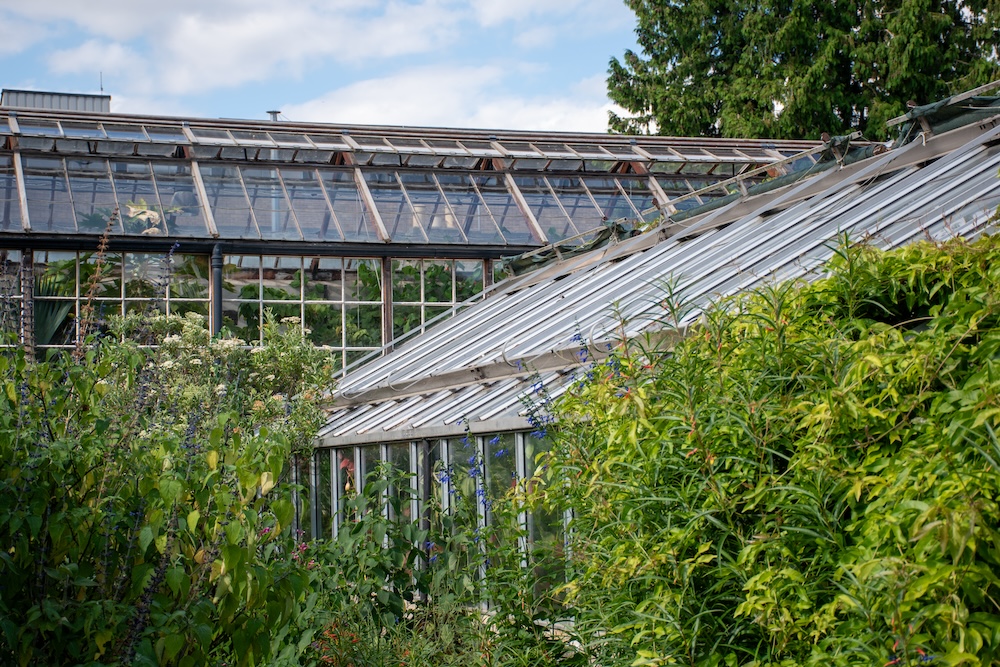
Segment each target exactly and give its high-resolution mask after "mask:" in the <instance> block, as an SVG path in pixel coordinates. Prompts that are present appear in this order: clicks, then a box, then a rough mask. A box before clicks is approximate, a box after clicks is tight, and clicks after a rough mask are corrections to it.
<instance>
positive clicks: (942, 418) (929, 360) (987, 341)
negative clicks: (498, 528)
mask: <svg viewBox="0 0 1000 667" xmlns="http://www.w3.org/2000/svg"><path fill="white" fill-rule="evenodd" d="M668 305H670V307H671V308H673V309H675V310H683V308H684V305H683V304H678V303H676V302H674V303H672V304H668ZM998 316H1000V239H997V238H995V237H993V238H983V239H981V240H979V241H977V242H975V243H967V242H965V241H963V240H955V241H951V242H948V243H944V244H940V245H934V244H930V243H923V244H917V245H914V246H910V247H907V248H903V249H900V250H896V251H893V252H888V253H883V252H879V251H876V250H874V249H871V248H869V247H866V246H864V245H853V246H852V245H844V246H843V247H842V248H841V249H840V251H839V253H838V257H837V258H836V259H835V261H834V262H832V264H831V266H830V267H829V274H828V277H826V278H825V279H822V280H820V281H818V282H816V283H814V284H811V285H804V286H800V285H790V284H780V285H771V286H768V287H765V288H762V289H759V290H757V291H756V292H754V293H753V294H750V295H746V296H744V297H741V298H737V299H732V300H726V301H723V302H721V303H718V304H716V305H715V306H714V307H713V308H711V309H709V311H708V312H707V313H706V314H705V316H704V318H703V319H702V321H701V325H700V327H698V328H696V329H695V330H694V332H693V333H691V334H690V335H689V336H688V337H686V338H685V339H684V340H682V341H681V342H679V343H677V344H676V346H675V347H674V348H673V349H670V350H667V349H658V348H656V347H655V346H648V345H647V346H646V347H643V346H642V345H641V344H640V343H639V342H637V341H633V342H630V343H629V344H628V345H625V346H623V347H622V348H621V349H620V351H619V354H618V355H617V356H615V357H613V358H612V359H611V360H610V361H609V362H608V363H606V364H603V365H600V366H597V367H595V368H594V369H592V373H591V375H592V376H593V379H592V380H589V381H587V380H585V381H583V382H581V383H580V384H579V385H578V386H577V387H576V389H575V391H573V392H571V395H570V396H569V397H568V398H566V399H565V400H564V402H563V403H562V404H561V407H560V408H559V409H558V410H557V411H556V414H557V416H558V417H559V427H558V432H557V433H556V434H555V436H554V437H555V447H554V450H553V452H554V455H553V458H552V460H551V462H550V468H549V477H548V480H549V482H548V483H549V490H550V492H549V497H550V498H552V499H559V498H564V499H565V506H568V507H569V508H571V509H572V510H573V512H574V513H575V514H574V519H573V522H572V542H571V553H572V560H571V578H570V581H569V583H568V584H567V585H566V587H565V592H566V594H567V596H568V601H569V603H570V604H571V605H572V606H573V608H574V611H575V614H576V619H577V622H578V626H577V627H578V629H579V630H580V631H581V633H583V634H584V635H585V636H586V637H587V638H588V640H589V643H590V646H591V647H592V651H593V652H594V654H595V655H596V656H598V658H597V661H598V664H602V665H605V666H610V665H629V664H632V665H658V664H668V663H681V664H687V665H699V666H706V667H707V666H714V665H727V666H735V665H761V666H762V665H782V666H786V665H787V666H792V665H876V664H877V665H916V664H940V665H956V664H967V665H980V664H981V665H986V664H996V663H997V662H998V661H1000V602H998V600H1000V578H998V576H997V572H1000V532H998V526H1000V505H998V498H1000V466H998V464H1000V439H998V437H997V433H996V429H997V427H998V426H1000V328H998V326H997V322H998Z"/></svg>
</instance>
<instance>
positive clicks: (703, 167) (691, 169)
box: [681, 162, 715, 174]
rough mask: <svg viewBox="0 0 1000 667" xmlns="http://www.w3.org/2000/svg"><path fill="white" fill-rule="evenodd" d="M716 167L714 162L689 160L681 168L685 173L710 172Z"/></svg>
mask: <svg viewBox="0 0 1000 667" xmlns="http://www.w3.org/2000/svg"><path fill="white" fill-rule="evenodd" d="M714 167H715V163H714V162H688V163H687V164H685V165H684V168H683V169H681V173H684V174H710V173H712V169H713V168H714Z"/></svg>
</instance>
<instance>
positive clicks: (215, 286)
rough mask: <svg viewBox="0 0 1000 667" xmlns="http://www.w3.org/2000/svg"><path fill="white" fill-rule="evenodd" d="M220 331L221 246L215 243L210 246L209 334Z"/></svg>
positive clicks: (216, 333)
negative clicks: (210, 293) (210, 315)
mask: <svg viewBox="0 0 1000 667" xmlns="http://www.w3.org/2000/svg"><path fill="white" fill-rule="evenodd" d="M220 331H222V247H221V246H220V245H219V244H218V243H216V244H215V246H214V247H213V248H212V326H211V334H212V335H213V336H218V335H219V332H220Z"/></svg>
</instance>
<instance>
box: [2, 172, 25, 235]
mask: <svg viewBox="0 0 1000 667" xmlns="http://www.w3.org/2000/svg"><path fill="white" fill-rule="evenodd" d="M19 199H20V198H19V196H18V193H17V177H16V176H15V174H14V158H13V157H12V156H10V155H0V230H3V231H5V232H9V231H21V204H20V201H19Z"/></svg>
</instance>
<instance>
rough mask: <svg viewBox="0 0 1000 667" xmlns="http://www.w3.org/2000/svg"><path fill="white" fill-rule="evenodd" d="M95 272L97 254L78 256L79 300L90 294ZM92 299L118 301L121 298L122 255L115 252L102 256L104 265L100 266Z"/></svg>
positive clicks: (90, 253)
mask: <svg viewBox="0 0 1000 667" xmlns="http://www.w3.org/2000/svg"><path fill="white" fill-rule="evenodd" d="M96 272H97V253H93V252H87V253H81V254H80V298H82V299H86V298H87V296H88V295H89V294H90V288H91V284H92V283H93V281H94V274H95V273H96ZM94 298H97V299H118V300H121V298H122V255H121V253H117V252H109V253H105V255H104V263H103V264H102V265H101V275H100V277H99V278H98V279H97V283H96V285H95V287H94Z"/></svg>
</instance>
